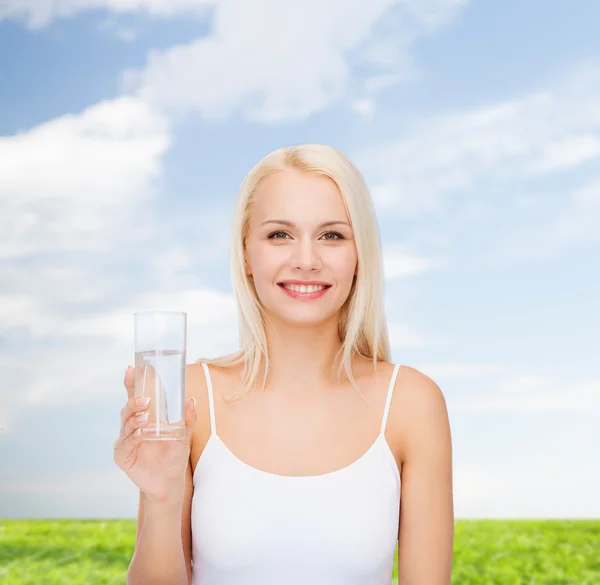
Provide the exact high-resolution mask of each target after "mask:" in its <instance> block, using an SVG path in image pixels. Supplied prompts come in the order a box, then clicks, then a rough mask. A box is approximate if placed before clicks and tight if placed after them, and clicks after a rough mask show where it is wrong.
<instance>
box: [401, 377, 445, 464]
mask: <svg viewBox="0 0 600 585" xmlns="http://www.w3.org/2000/svg"><path fill="white" fill-rule="evenodd" d="M389 417H390V421H391V422H392V425H393V427H395V428H396V429H397V435H398V441H399V444H400V445H401V447H400V449H401V459H402V460H403V461H406V459H407V458H409V457H410V454H411V453H413V454H414V453H415V452H417V451H418V450H419V449H420V448H422V447H423V442H424V441H425V442H427V441H431V440H436V441H437V440H449V421H448V409H447V404H446V398H445V396H444V393H443V392H442V390H441V388H440V387H439V385H438V384H437V383H436V382H435V381H434V380H433V379H432V378H430V377H429V376H428V375H427V374H425V373H423V372H421V371H419V370H418V369H416V368H413V367H411V366H407V365H401V366H400V368H399V371H398V377H397V378H396V383H395V386H394V396H393V399H392V403H391V405H390V414H389Z"/></svg>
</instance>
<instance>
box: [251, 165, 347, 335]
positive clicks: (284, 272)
mask: <svg viewBox="0 0 600 585" xmlns="http://www.w3.org/2000/svg"><path fill="white" fill-rule="evenodd" d="M248 228H249V229H248V235H247V238H246V242H245V269H246V273H247V274H250V275H252V279H253V281H254V286H255V288H256V292H257V294H258V297H259V299H260V301H261V303H262V305H263V306H264V308H265V310H266V312H267V313H268V315H269V317H270V318H271V319H272V320H280V321H282V322H285V323H289V324H294V325H297V326H314V325H319V324H321V323H324V322H325V321H327V320H328V319H332V318H335V319H337V317H338V315H339V311H340V309H341V307H342V306H343V304H344V302H345V301H346V299H347V298H348V295H349V293H350V290H351V287H352V282H353V279H354V275H355V274H356V267H357V253H356V246H355V242H354V238H353V233H352V228H351V227H350V224H349V219H348V216H347V214H346V209H345V207H344V202H343V199H342V195H341V193H340V191H339V189H338V187H337V185H336V184H335V182H334V181H332V180H331V179H330V178H328V177H325V176H318V175H314V174H309V173H303V172H300V171H297V170H295V169H287V170H285V171H279V172H277V173H275V174H272V175H269V176H267V177H265V178H264V179H263V181H262V182H261V183H260V184H259V186H258V188H257V189H256V193H255V198H254V204H253V207H252V213H251V216H250V221H249V226H248Z"/></svg>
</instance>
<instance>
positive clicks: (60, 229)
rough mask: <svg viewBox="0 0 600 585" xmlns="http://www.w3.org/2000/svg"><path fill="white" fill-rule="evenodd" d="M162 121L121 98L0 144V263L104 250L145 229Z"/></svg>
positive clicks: (165, 139) (162, 142) (162, 148)
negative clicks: (28, 256) (146, 207)
mask: <svg viewBox="0 0 600 585" xmlns="http://www.w3.org/2000/svg"><path fill="white" fill-rule="evenodd" d="M169 146H170V134H169V127H168V125H167V122H166V121H165V119H164V118H163V117H162V116H161V115H159V114H158V113H157V112H156V111H154V110H153V109H151V108H150V107H149V106H148V105H146V104H145V103H144V102H142V101H140V100H138V99H135V98H131V97H122V98H119V99H116V100H113V101H107V102H102V103H99V104H96V105H94V106H91V107H90V108H88V109H87V110H85V111H84V112H82V113H81V114H77V115H65V116H61V117H59V118H56V119H54V120H51V121H49V122H46V123H44V124H42V125H40V126H38V127H35V128H33V129H31V130H29V131H26V132H22V133H20V134H17V135H15V136H3V137H0V161H1V162H0V258H5V259H10V258H13V259H15V258H19V257H22V256H26V255H31V254H34V253H38V252H44V253H48V252H54V251H58V250H62V251H87V252H92V251H96V252H97V251H107V250H109V249H116V248H117V247H118V244H119V242H122V241H126V240H128V239H130V238H132V237H134V235H136V234H137V235H139V234H141V233H144V230H147V229H148V226H149V224H148V222H149V221H151V217H149V216H148V213H147V211H146V209H145V206H146V205H147V203H148V202H149V201H150V200H151V198H152V196H153V191H152V182H153V181H154V180H156V178H157V177H159V176H160V174H161V171H162V164H161V162H162V161H161V157H162V155H163V154H164V153H165V152H166V151H167V149H168V148H169Z"/></svg>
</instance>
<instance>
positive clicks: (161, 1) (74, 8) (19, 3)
mask: <svg viewBox="0 0 600 585" xmlns="http://www.w3.org/2000/svg"><path fill="white" fill-rule="evenodd" d="M219 1H220V0H41V1H40V0H4V1H3V2H2V4H0V20H2V19H5V18H12V19H18V20H24V21H25V22H26V23H27V26H28V27H30V28H32V29H38V28H42V27H44V26H47V25H48V24H50V23H51V22H53V21H54V20H56V19H59V18H69V17H72V16H74V15H75V14H77V13H79V12H82V11H85V10H91V9H105V10H108V11H111V12H115V13H118V14H119V13H126V12H142V11H143V12H147V13H148V14H151V15H153V16H173V15H176V14H186V13H187V14H196V15H198V16H203V15H205V14H206V10H207V8H210V7H211V6H213V5H215V4H218V3H219Z"/></svg>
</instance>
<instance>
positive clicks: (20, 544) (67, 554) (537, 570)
mask: <svg viewBox="0 0 600 585" xmlns="http://www.w3.org/2000/svg"><path fill="white" fill-rule="evenodd" d="M134 540H135V521H133V520H104V521H102V520H49V521H47V520H4V521H2V520H0V583H6V585H55V584H56V585H58V584H60V585H75V584H77V585H79V584H86V585H109V584H110V585H116V584H117V583H118V584H123V583H125V573H126V571H127V566H128V565H129V561H130V559H131V553H132V550H133V543H134ZM453 558H454V563H453V565H454V568H453V575H452V584H453V585H600V521H599V520H537V521H532V520H512V521H506V520H457V521H456V524H455V540H454V557H453ZM396 575H397V570H396V567H394V579H393V583H394V585H395V583H396V582H397V581H396V579H397V578H396Z"/></svg>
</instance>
